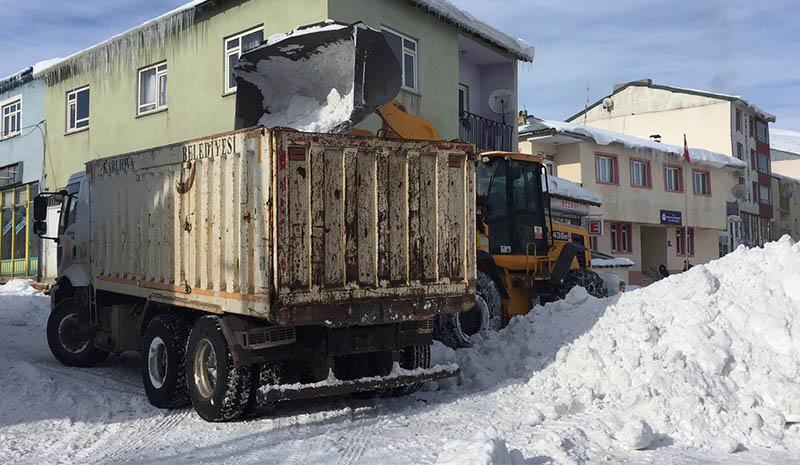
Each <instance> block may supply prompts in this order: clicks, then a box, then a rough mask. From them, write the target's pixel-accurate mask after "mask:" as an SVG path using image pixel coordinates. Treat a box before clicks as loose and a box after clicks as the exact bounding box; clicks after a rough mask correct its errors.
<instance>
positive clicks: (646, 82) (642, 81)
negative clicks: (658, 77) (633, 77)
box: [614, 78, 653, 92]
mask: <svg viewBox="0 0 800 465" xmlns="http://www.w3.org/2000/svg"><path fill="white" fill-rule="evenodd" d="M634 83H636V84H644V85H646V86H648V87H650V86H651V85H653V80H652V79H647V78H645V79H639V80H638V81H631V82H623V83H622V84H614V92H616V91H617V89H619V88H620V87H625V86H627V85H628V84H634Z"/></svg>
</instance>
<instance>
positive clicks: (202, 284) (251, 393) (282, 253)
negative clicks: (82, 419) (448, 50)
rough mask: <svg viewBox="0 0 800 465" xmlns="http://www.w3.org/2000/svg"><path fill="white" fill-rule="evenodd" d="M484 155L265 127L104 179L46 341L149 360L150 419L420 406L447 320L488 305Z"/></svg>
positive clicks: (110, 162) (68, 240)
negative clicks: (378, 402)
mask: <svg viewBox="0 0 800 465" xmlns="http://www.w3.org/2000/svg"><path fill="white" fill-rule="evenodd" d="M474 162H475V153H474V146H472V145H469V144H461V143H447V142H424V141H410V140H388V139H379V138H374V137H358V136H348V135H333V134H311V133H303V132H298V131H294V130H285V129H278V130H269V129H267V128H265V127H254V128H248V129H241V130H236V131H233V132H229V133H225V134H219V135H214V136H210V137H206V138H202V139H197V140H191V141H186V142H182V143H177V144H173V145H168V146H163V147H157V148H153V149H149V150H143V151H138V152H134V153H127V154H122V155H117V156H113V157H108V158H102V159H98V160H93V161H90V162H88V163H87V164H86V169H85V172H81V173H77V174H74V175H72V176H71V177H70V180H69V183H68V185H67V187H66V190H64V191H61V192H58V193H49V194H47V193H45V194H43V195H41V196H40V197H38V198H37V199H36V200H35V205H34V210H35V212H34V216H35V219H36V220H37V223H36V224H35V226H34V227H35V230H36V231H37V232H38V233H43V232H44V230H45V227H44V222H43V220H44V217H45V215H46V208H47V202H48V200H49V199H48V197H49V196H56V197H58V198H59V199H60V200H61V201H62V202H63V203H62V208H61V217H60V223H59V228H58V237H57V238H54V239H55V240H57V242H58V280H57V283H56V284H55V285H54V286H53V288H52V290H51V299H52V312H51V315H50V319H49V321H48V325H47V340H48V343H49V345H50V348H51V350H52V352H53V354H54V355H55V357H56V358H57V359H58V360H60V361H61V362H62V363H64V364H65V365H70V366H93V365H96V364H98V363H100V362H102V361H103V360H104V359H105V358H106V357H107V356H108V355H109V354H111V353H121V352H126V351H139V353H140V354H141V373H142V381H143V383H144V387H145V391H146V393H147V397H148V399H149V400H150V402H151V403H152V404H153V405H155V406H157V407H162V408H174V407H181V406H185V405H188V404H189V403H191V404H192V405H193V406H194V408H195V410H196V411H197V412H198V413H199V414H200V416H201V417H203V418H204V419H206V420H209V421H224V420H230V419H233V418H237V417H239V416H241V415H242V414H243V413H246V412H250V411H258V410H259V409H263V408H266V407H269V406H270V405H273V404H274V402H276V401H279V400H284V399H299V398H305V397H312V396H313V397H316V396H324V395H335V394H342V393H347V392H379V393H387V394H391V395H400V394H404V393H408V392H411V391H413V390H414V389H415V388H417V387H418V386H419V385H420V383H422V382H424V381H427V380H433V379H438V378H442V377H448V376H453V375H455V374H456V373H457V370H458V368H457V367H456V366H452V365H448V366H438V367H430V348H429V345H430V344H431V341H432V339H431V336H432V331H433V318H434V317H435V316H436V315H437V314H438V313H441V312H460V311H465V310H468V309H470V308H471V307H472V306H474V304H475V281H476V276H477V272H476V263H475V260H476V259H475V228H474V224H473V218H474V217H475V195H474V186H473V182H474V179H475V175H474Z"/></svg>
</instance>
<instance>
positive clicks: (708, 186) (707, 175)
mask: <svg viewBox="0 0 800 465" xmlns="http://www.w3.org/2000/svg"><path fill="white" fill-rule="evenodd" d="M696 174H704V175H705V187H706V190H707V191H708V192H697V184H696V183H695V175H696ZM692 192H693V193H694V195H699V196H703V197H711V172H710V171H709V170H699V169H693V170H692Z"/></svg>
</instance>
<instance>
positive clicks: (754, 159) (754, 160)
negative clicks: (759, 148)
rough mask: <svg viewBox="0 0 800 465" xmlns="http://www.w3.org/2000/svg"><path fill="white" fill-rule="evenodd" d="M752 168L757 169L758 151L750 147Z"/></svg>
mask: <svg viewBox="0 0 800 465" xmlns="http://www.w3.org/2000/svg"><path fill="white" fill-rule="evenodd" d="M750 168H751V169H756V151H755V150H753V149H750Z"/></svg>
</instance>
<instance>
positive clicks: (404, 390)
mask: <svg viewBox="0 0 800 465" xmlns="http://www.w3.org/2000/svg"><path fill="white" fill-rule="evenodd" d="M400 367H401V368H405V369H406V370H416V369H417V368H430V367H431V346H411V347H405V348H403V349H402V350H401V351H400ZM420 387H422V383H414V384H410V385H408V386H403V387H399V388H394V389H390V390H389V391H388V392H387V394H388V395H389V396H391V397H400V396H407V395H409V394H413V393H415V392H417V391H418V390H419V388H420Z"/></svg>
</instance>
